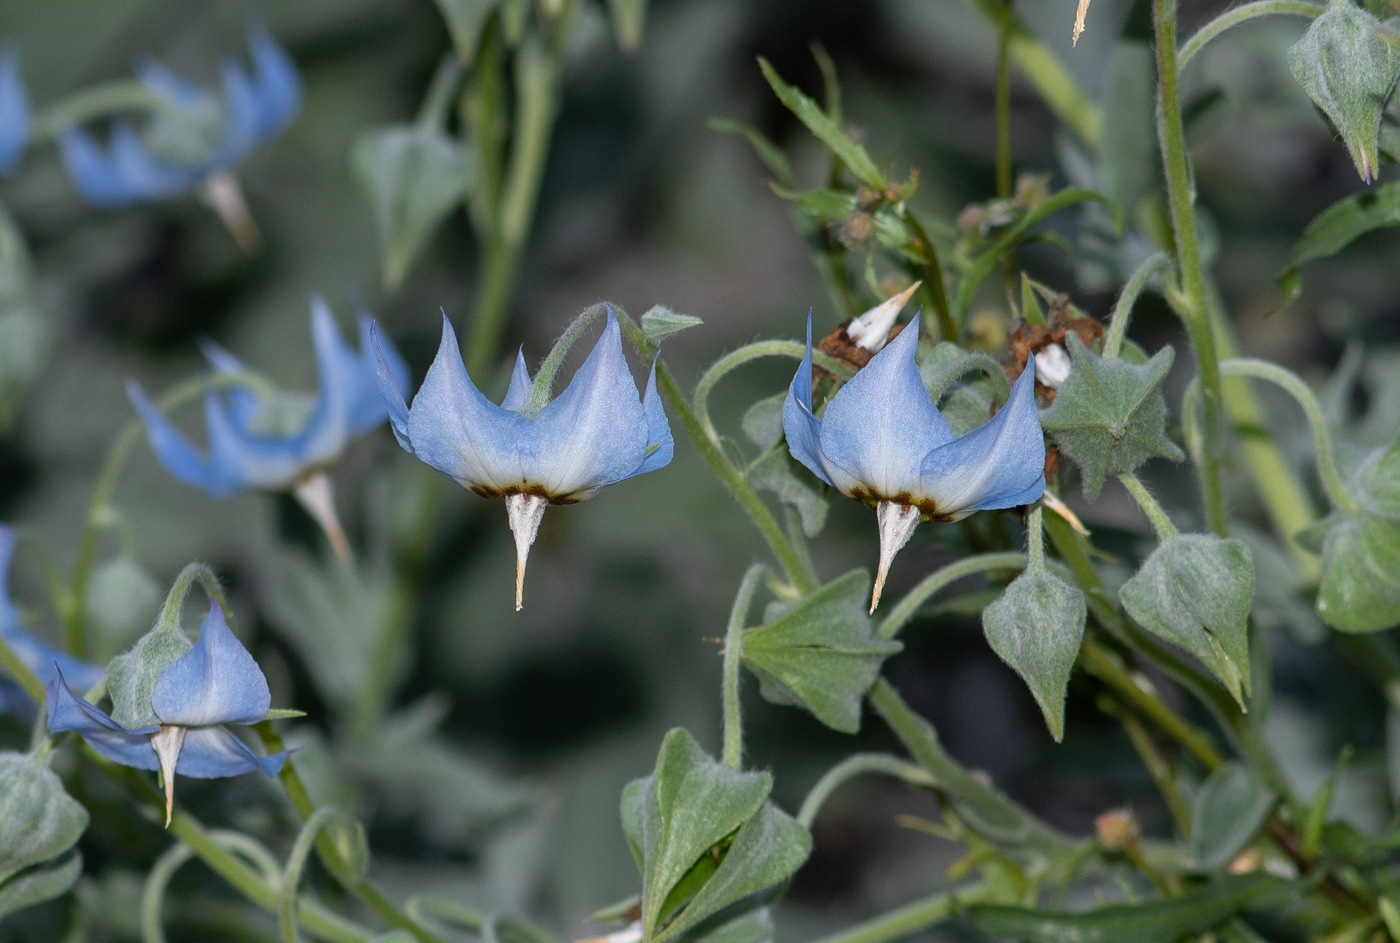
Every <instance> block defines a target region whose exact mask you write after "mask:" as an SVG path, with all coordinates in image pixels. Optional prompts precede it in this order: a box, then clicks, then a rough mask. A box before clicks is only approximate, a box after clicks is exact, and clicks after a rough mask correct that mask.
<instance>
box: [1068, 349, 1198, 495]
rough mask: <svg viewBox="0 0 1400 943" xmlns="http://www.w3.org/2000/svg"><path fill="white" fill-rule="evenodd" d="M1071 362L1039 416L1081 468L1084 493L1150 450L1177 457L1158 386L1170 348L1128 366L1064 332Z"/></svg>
mask: <svg viewBox="0 0 1400 943" xmlns="http://www.w3.org/2000/svg"><path fill="white" fill-rule="evenodd" d="M1065 341H1066V346H1067V347H1068V348H1069V353H1070V359H1071V360H1072V361H1073V364H1074V367H1073V369H1072V370H1071V371H1070V374H1069V378H1068V379H1067V380H1065V382H1064V385H1063V386H1061V387H1060V389H1059V391H1058V392H1057V393H1056V394H1055V402H1054V403H1052V404H1051V405H1050V408H1049V409H1047V410H1046V411H1045V413H1044V414H1043V415H1042V416H1041V418H1040V424H1041V425H1042V426H1043V427H1044V428H1045V429H1047V430H1049V432H1050V435H1051V437H1052V438H1053V439H1054V440H1055V443H1056V444H1057V445H1059V447H1060V449H1061V451H1063V452H1064V453H1065V454H1066V455H1068V456H1069V457H1070V458H1072V459H1074V462H1075V464H1077V465H1078V466H1079V468H1080V470H1081V471H1082V472H1083V474H1084V496H1085V497H1086V498H1088V499H1089V500H1090V501H1093V500H1094V499H1096V498H1097V497H1098V494H1099V489H1100V488H1102V487H1103V482H1104V478H1105V477H1107V476H1108V475H1116V474H1121V473H1123V472H1131V471H1134V470H1136V469H1137V467H1138V466H1139V465H1141V464H1142V463H1143V462H1145V461H1147V460H1148V459H1150V458H1152V457H1154V456H1160V457H1162V458H1169V459H1171V460H1172V461H1174V462H1176V461H1180V460H1181V459H1182V457H1183V456H1182V452H1181V449H1179V448H1177V447H1176V445H1175V443H1173V442H1172V441H1171V439H1169V438H1167V433H1166V421H1167V404H1166V400H1164V399H1163V398H1162V391H1161V389H1160V387H1161V383H1162V380H1163V379H1164V378H1165V377H1166V375H1167V371H1168V370H1170V369H1171V365H1172V358H1173V357H1174V356H1175V352H1174V351H1173V350H1172V348H1171V347H1163V348H1162V349H1161V350H1159V351H1157V353H1156V355H1154V356H1153V358H1152V359H1151V360H1149V361H1148V362H1147V363H1145V364H1142V365H1140V366H1134V365H1132V364H1129V363H1127V362H1125V361H1123V360H1120V359H1116V358H1115V359H1113V360H1105V359H1103V358H1102V357H1100V356H1099V355H1098V354H1096V353H1094V352H1093V351H1091V350H1089V349H1088V348H1087V347H1085V346H1084V344H1083V342H1081V341H1080V340H1079V337H1078V335H1076V334H1074V333H1073V332H1070V333H1069V334H1068V335H1066V337H1065Z"/></svg>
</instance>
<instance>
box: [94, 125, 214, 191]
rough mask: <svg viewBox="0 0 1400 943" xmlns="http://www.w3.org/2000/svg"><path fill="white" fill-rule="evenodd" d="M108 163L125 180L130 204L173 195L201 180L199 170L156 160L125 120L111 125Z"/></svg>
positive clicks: (200, 171)
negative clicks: (110, 152)
mask: <svg viewBox="0 0 1400 943" xmlns="http://www.w3.org/2000/svg"><path fill="white" fill-rule="evenodd" d="M111 148H112V162H113V164H114V165H115V167H116V172H117V174H118V176H119V177H120V178H121V179H122V180H123V181H125V183H126V186H127V188H128V191H129V193H130V195H131V200H132V202H137V201H141V200H152V199H158V198H161V197H168V196H175V195H177V194H180V193H184V192H186V191H188V190H191V189H193V188H194V187H195V186H196V185H197V184H198V183H199V181H200V180H201V179H202V178H203V176H204V173H203V171H202V169H201V168H193V167H186V166H180V165H177V164H171V163H167V162H165V161H161V160H157V159H156V158H155V157H154V156H153V155H152V154H151V152H150V151H149V150H148V149H147V148H146V144H145V143H144V142H143V141H142V140H141V138H140V137H139V136H137V134H136V130H135V129H134V128H132V126H131V125H130V124H129V123H127V122H125V121H118V122H116V123H114V124H113V125H112V144H111Z"/></svg>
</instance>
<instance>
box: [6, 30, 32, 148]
mask: <svg viewBox="0 0 1400 943" xmlns="http://www.w3.org/2000/svg"><path fill="white" fill-rule="evenodd" d="M29 124H30V113H29V96H27V95H26V94H25V93H24V82H23V81H21V79H20V76H19V56H18V55H16V54H15V52H14V51H13V50H5V51H4V52H0V175H3V174H7V173H9V172H10V171H11V170H12V169H14V166H15V164H17V163H19V158H20V155H21V154H23V153H24V148H25V146H26V145H28V144H29Z"/></svg>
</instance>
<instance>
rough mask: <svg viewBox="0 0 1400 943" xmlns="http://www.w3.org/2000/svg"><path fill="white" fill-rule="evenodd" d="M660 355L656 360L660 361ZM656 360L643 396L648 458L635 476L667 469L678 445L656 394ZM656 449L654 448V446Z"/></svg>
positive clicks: (643, 461) (635, 472)
mask: <svg viewBox="0 0 1400 943" xmlns="http://www.w3.org/2000/svg"><path fill="white" fill-rule="evenodd" d="M660 356H661V355H660V354H658V355H657V358H656V360H659V359H660ZM656 360H652V362H651V373H650V374H649V375H648V376H647V391H646V393H645V394H643V396H642V410H643V412H645V413H646V417H647V448H648V449H651V451H649V452H647V457H646V458H644V459H642V464H640V465H638V466H637V470H636V471H634V472H632V474H633V475H645V474H646V473H647V472H652V471H656V470H657V469H658V468H665V467H666V466H667V465H669V464H671V457H672V456H673V455H674V454H675V451H676V443H675V440H674V439H673V438H672V437H671V424H670V423H669V422H667V421H666V410H665V409H664V408H662V406H661V397H660V396H659V395H658V394H657V392H656ZM653 445H654V446H655V448H652V446H653Z"/></svg>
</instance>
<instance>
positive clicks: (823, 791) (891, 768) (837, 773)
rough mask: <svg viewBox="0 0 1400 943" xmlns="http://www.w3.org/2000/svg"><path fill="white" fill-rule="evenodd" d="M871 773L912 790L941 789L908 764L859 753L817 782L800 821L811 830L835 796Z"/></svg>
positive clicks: (800, 811)
mask: <svg viewBox="0 0 1400 943" xmlns="http://www.w3.org/2000/svg"><path fill="white" fill-rule="evenodd" d="M870 773H881V774H883V775H886V776H893V777H895V778H896V779H902V780H904V781H905V782H906V783H909V784H910V785H911V786H920V787H923V788H925V789H932V788H934V787H935V786H937V785H938V783H937V782H936V781H935V780H934V778H933V777H932V776H931V775H930V774H929V772H928V770H926V769H924V768H923V767H922V766H918V765H915V764H914V763H910V762H909V761H908V760H901V759H900V758H899V757H897V756H892V755H890V754H889V753H856V754H853V755H851V756H848V757H846V758H845V759H844V760H842V761H841V762H840V763H837V764H836V765H835V766H833V767H832V768H831V769H829V770H827V771H826V773H825V775H823V776H822V778H821V779H819V780H817V784H816V785H815V786H813V787H812V788H811V791H809V792H808V793H807V798H806V799H804V800H802V808H800V809H798V811H797V821H799V822H801V823H802V825H803V826H804V827H805V828H809V829H810V828H811V827H812V823H813V822H815V821H816V820H817V813H819V812H820V811H821V810H822V806H823V805H825V804H826V800H827V799H829V798H830V797H831V794H832V793H833V792H835V791H836V790H837V789H839V788H840V787H841V786H843V785H844V784H846V783H848V782H850V781H851V780H852V779H855V778H856V777H857V776H865V775H868V774H870Z"/></svg>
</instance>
